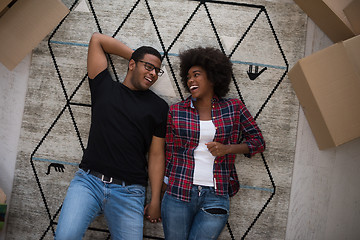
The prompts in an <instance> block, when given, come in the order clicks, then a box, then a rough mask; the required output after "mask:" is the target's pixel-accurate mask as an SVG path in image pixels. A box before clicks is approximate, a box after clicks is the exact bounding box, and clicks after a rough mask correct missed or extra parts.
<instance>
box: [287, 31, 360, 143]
mask: <svg viewBox="0 0 360 240" xmlns="http://www.w3.org/2000/svg"><path fill="white" fill-rule="evenodd" d="M288 75H289V78H290V80H291V83H292V86H293V88H294V90H295V93H296V95H297V97H298V99H299V102H300V104H301V106H302V108H303V110H304V113H305V116H306V118H307V120H308V122H309V125H310V128H311V131H312V132H313V134H314V137H315V139H316V142H317V144H318V147H319V149H326V148H331V147H336V146H339V145H341V144H344V143H346V142H349V141H351V140H353V139H355V138H358V137H360V35H359V36H356V37H353V38H351V39H348V40H346V41H343V42H340V43H336V44H334V45H332V46H330V47H328V48H325V49H323V50H321V51H318V52H316V53H314V54H312V55H310V56H308V57H305V58H303V59H300V60H299V61H298V62H297V63H296V64H295V65H294V66H293V68H292V69H291V70H290V71H289V74H288Z"/></svg>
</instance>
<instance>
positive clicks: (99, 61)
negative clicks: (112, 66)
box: [87, 33, 133, 79]
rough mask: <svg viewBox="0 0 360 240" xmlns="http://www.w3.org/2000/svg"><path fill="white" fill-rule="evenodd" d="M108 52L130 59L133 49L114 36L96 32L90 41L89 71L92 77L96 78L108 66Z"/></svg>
mask: <svg viewBox="0 0 360 240" xmlns="http://www.w3.org/2000/svg"><path fill="white" fill-rule="evenodd" d="M106 53H109V54H114V55H118V56H120V57H123V58H125V59H127V60H129V59H130V57H131V54H132V53H133V50H132V49H131V48H129V47H128V46H126V45H125V44H124V43H122V42H120V41H119V40H117V39H115V38H113V37H110V36H107V35H104V34H101V33H94V34H93V35H92V36H91V39H90V42H89V49H88V58H87V71H88V76H89V78H90V79H93V78H95V77H96V76H97V75H98V74H99V73H101V72H102V71H103V70H104V69H105V68H107V66H108V62H107V58H106Z"/></svg>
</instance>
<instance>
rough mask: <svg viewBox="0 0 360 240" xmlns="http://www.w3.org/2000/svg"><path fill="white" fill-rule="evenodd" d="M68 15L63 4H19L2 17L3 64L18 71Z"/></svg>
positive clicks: (28, 0) (45, 0)
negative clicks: (18, 66) (30, 54)
mask: <svg viewBox="0 0 360 240" xmlns="http://www.w3.org/2000/svg"><path fill="white" fill-rule="evenodd" d="M68 13H69V9H68V8H67V7H66V6H65V5H64V4H63V3H62V2H61V1H60V0H17V1H16V2H15V3H14V5H12V7H11V8H9V9H8V10H7V11H6V12H5V13H4V14H3V15H2V16H1V17H0V62H1V63H2V64H4V65H5V66H6V67H7V68H8V69H9V70H12V69H14V68H15V67H16V65H17V64H18V63H19V62H20V61H21V60H22V59H23V58H24V57H25V56H26V55H27V54H28V53H30V52H31V51H32V49H33V48H35V47H36V46H37V45H38V44H39V43H40V42H41V40H42V39H44V38H45V37H46V35H47V34H48V33H49V32H50V31H51V30H52V29H53V28H54V27H55V26H57V24H59V22H60V21H61V20H62V19H63V18H64V17H65V16H66V15H67V14H68Z"/></svg>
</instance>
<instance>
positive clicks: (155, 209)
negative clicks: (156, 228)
mask: <svg viewBox="0 0 360 240" xmlns="http://www.w3.org/2000/svg"><path fill="white" fill-rule="evenodd" d="M144 216H145V218H146V219H147V220H149V221H150V222H151V223H157V222H161V208H160V203H158V204H153V203H151V202H150V203H149V204H147V205H146V206H145V208H144Z"/></svg>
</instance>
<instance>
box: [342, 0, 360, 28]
mask: <svg viewBox="0 0 360 240" xmlns="http://www.w3.org/2000/svg"><path fill="white" fill-rule="evenodd" d="M344 13H345V16H346V18H347V19H348V20H349V22H350V25H351V27H352V29H353V31H354V32H355V34H357V35H358V34H360V0H353V1H352V2H351V3H350V4H349V5H347V7H345V8H344Z"/></svg>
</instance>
